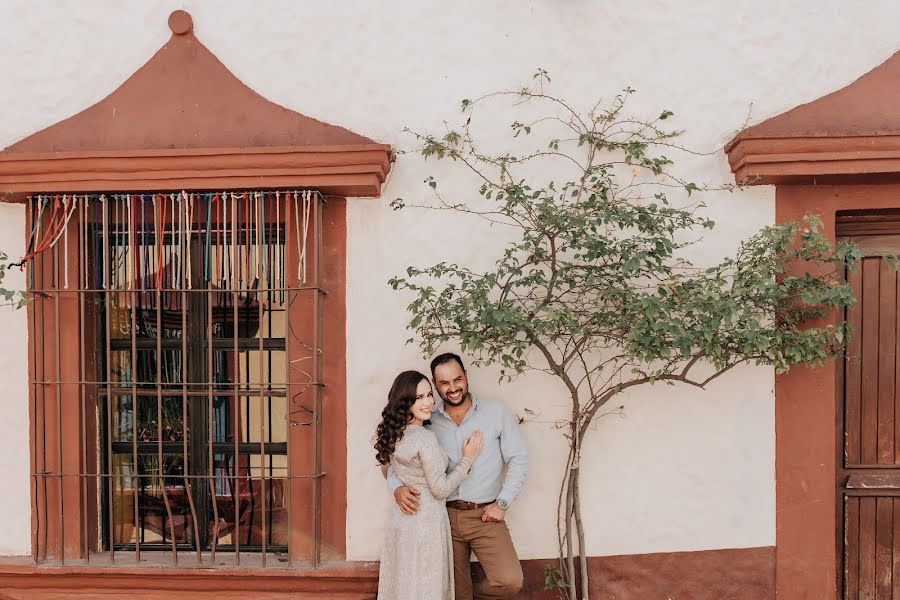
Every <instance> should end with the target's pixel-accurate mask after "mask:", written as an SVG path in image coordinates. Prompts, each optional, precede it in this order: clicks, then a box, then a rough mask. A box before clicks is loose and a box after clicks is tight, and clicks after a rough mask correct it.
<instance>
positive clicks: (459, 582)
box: [447, 508, 522, 600]
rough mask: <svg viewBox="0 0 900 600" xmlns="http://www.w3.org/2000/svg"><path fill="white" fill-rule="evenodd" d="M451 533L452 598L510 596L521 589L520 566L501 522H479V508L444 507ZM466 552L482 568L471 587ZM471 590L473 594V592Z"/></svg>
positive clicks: (484, 598) (507, 530)
mask: <svg viewBox="0 0 900 600" xmlns="http://www.w3.org/2000/svg"><path fill="white" fill-rule="evenodd" d="M447 514H448V515H449V517H450V531H451V532H452V534H453V571H454V578H455V580H456V600H473V599H475V600H486V599H488V598H511V597H512V596H514V595H516V594H517V593H518V592H519V590H521V589H522V565H521V564H519V557H518V556H517V555H516V549H515V548H514V547H513V544H512V538H510V537H509V529H508V528H507V527H506V523H505V522H501V523H483V522H482V521H481V516H482V515H483V514H484V509H483V508H476V509H472V510H457V509H455V508H448V509H447ZM470 552H474V553H475V557H476V558H477V559H478V562H479V563H481V566H482V568H483V569H484V573H485V576H486V577H485V579H484V581H479V582H478V583H477V584H475V586H474V589H473V586H472V571H471V567H470V564H469V556H470ZM473 592H474V595H473Z"/></svg>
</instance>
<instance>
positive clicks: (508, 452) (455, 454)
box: [388, 396, 528, 503]
mask: <svg viewBox="0 0 900 600" xmlns="http://www.w3.org/2000/svg"><path fill="white" fill-rule="evenodd" d="M428 429H430V430H431V431H433V432H434V434H435V436H437V439H438V443H439V444H440V445H441V448H443V449H444V452H446V453H447V456H449V457H450V465H449V467H448V470H449V469H452V468H453V466H454V465H456V463H457V462H459V459H460V458H462V446H463V442H465V440H466V438H468V437H469V436H470V435H472V434H473V433H474V432H475V431H476V430H479V431H481V433H482V435H483V436H484V447H483V448H482V450H481V454H479V455H478V458H477V459H476V460H475V464H474V465H472V472H471V474H470V475H469V477H468V478H467V479H464V480H463V482H462V483H461V484H460V485H459V487H458V488H457V489H456V491H454V492H453V493H452V494H450V496H449V497H448V498H447V500H448V501H450V500H465V501H467V502H478V503H483V502H492V501H494V500H505V501H506V502H509V503H512V501H513V500H515V499H516V497H517V496H518V495H519V492H520V491H521V490H522V484H523V483H525V476H526V475H527V474H528V450H527V449H526V448H525V441H524V440H523V439H522V434H520V433H519V427H518V423H517V421H516V418H515V417H513V415H512V414H511V413H510V412H509V410H507V408H506V407H505V406H504V405H503V404H501V403H500V402H492V401H490V400H477V399H476V398H475V397H474V396H472V407H471V408H469V412H467V413H466V416H465V417H463V420H462V423H460V424H459V425H458V426H457V424H456V422H455V421H454V420H453V419H451V418H450V416H449V415H448V414H447V413H446V412H445V411H444V403H443V402H438V403H437V404H436V405H435V408H434V411H432V413H431V425H430V426H429V427H428ZM504 466H505V467H506V475H505V476H504V475H503V468H504ZM401 485H403V482H402V481H400V480H399V479H398V478H397V477H396V475H394V470H393V469H388V489H389V491H390V492H391V494H393V493H394V490H396V489H397V488H398V487H400V486H401Z"/></svg>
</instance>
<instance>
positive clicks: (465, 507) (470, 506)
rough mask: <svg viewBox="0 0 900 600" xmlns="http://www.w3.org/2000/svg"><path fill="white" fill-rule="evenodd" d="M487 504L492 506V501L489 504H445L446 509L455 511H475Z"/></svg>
mask: <svg viewBox="0 0 900 600" xmlns="http://www.w3.org/2000/svg"><path fill="white" fill-rule="evenodd" d="M488 504H493V500H492V501H491V502H466V501H465V500H451V501H450V502H447V508H453V509H456V510H475V509H476V508H484V507H485V506H487V505H488Z"/></svg>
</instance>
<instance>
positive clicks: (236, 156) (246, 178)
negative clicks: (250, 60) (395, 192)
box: [0, 144, 391, 201]
mask: <svg viewBox="0 0 900 600" xmlns="http://www.w3.org/2000/svg"><path fill="white" fill-rule="evenodd" d="M390 157H391V148H390V146H386V145H381V144H367V145H361V146H353V147H326V148H322V147H298V148H208V149H185V150H171V149H168V150H165V149H164V150H157V149H150V150H144V151H140V152H122V153H116V152H64V153H63V152H60V153H39V154H0V192H2V193H5V194H7V197H6V198H5V200H7V201H21V200H23V199H24V197H25V195H27V194H28V193H36V192H57V191H58V192H105V191H108V192H114V191H121V190H123V189H127V190H129V191H154V190H171V189H214V190H228V189H244V188H248V187H250V188H254V189H260V188H267V187H298V188H316V189H319V190H321V191H322V192H323V193H325V194H333V195H342V196H378V195H379V194H380V193H381V184H382V183H384V180H385V178H386V177H387V173H388V171H389V170H390Z"/></svg>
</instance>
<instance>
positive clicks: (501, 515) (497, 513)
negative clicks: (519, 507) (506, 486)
mask: <svg viewBox="0 0 900 600" xmlns="http://www.w3.org/2000/svg"><path fill="white" fill-rule="evenodd" d="M505 518H506V511H505V510H503V509H502V508H500V507H499V506H497V503H496V502H491V503H490V504H488V505H487V506H485V507H484V514H483V515H481V520H482V521H484V522H485V523H501V522H502V521H503V520H504V519H505Z"/></svg>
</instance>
